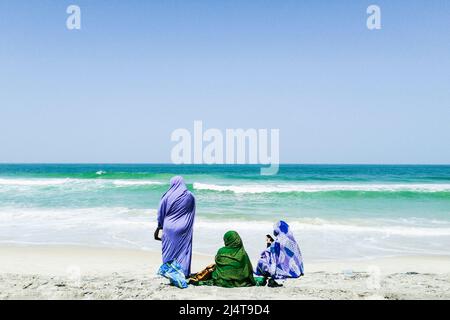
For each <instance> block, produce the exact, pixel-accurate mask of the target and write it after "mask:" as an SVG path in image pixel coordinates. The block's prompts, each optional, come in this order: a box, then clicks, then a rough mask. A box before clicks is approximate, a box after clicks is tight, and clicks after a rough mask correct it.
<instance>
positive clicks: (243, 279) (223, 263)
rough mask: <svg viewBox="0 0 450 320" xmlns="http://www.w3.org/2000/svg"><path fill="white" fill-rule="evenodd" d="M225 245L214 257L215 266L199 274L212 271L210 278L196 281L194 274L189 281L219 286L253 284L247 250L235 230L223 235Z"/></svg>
mask: <svg viewBox="0 0 450 320" xmlns="http://www.w3.org/2000/svg"><path fill="white" fill-rule="evenodd" d="M223 241H224V242H225V247H223V248H221V249H219V251H218V252H217V254H216V258H215V262H216V264H215V266H208V267H207V269H206V270H205V271H203V272H200V273H199V274H197V275H199V276H201V277H203V278H204V276H205V275H204V273H205V272H207V270H208V268H210V269H209V270H212V268H213V269H214V271H212V273H211V276H210V280H207V281H196V280H195V278H196V277H195V276H194V278H192V279H191V283H193V284H198V285H215V286H219V287H226V288H234V287H250V286H254V285H255V284H256V283H255V279H254V278H253V268H252V264H251V262H250V259H249V257H248V255H247V252H246V251H245V249H244V245H243V243H242V240H241V237H240V236H239V234H238V233H237V232H236V231H228V232H227V233H225V235H224V236H223ZM192 280H193V281H192Z"/></svg>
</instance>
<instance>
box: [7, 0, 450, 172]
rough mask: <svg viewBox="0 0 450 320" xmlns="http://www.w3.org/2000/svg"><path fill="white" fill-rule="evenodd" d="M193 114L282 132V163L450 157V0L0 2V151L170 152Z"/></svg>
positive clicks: (68, 156)
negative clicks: (73, 16)
mask: <svg viewBox="0 0 450 320" xmlns="http://www.w3.org/2000/svg"><path fill="white" fill-rule="evenodd" d="M70 4H77V5H79V6H80V7H81V10H82V30H80V31H69V30H67V29H66V26H65V22H66V18H67V16H68V15H67V14H66V8H67V6H68V5H70ZM370 4H378V5H379V6H380V7H381V10H382V29H381V30H379V31H369V30H368V29H367V28H366V17H367V14H366V8H367V6H368V5H370ZM194 120H203V122H204V125H205V126H206V127H208V128H210V127H215V128H220V129H225V128H279V129H280V139H281V150H280V156H281V161H282V162H291V163H292V162H294V163H450V1H446V0H431V1H430V0H428V1H426V0H422V1H414V0H411V1H375V0H372V1H364V0H362V1H344V0H341V1H337V0H336V1H317V0H314V1H313V0H310V1H300V0H295V1H285V0H280V1H272V0H270V1H268V0H266V1H230V0H227V1H211V0H204V1H197V0H196V1H188V0H183V1H181V0H180V1H112V0H108V1H100V0H95V1H80V0H72V1H56V0H53V1H45V0H42V1H33V0H28V1H22V0H2V1H1V2H0V162H169V161H170V150H171V148H172V146H173V143H171V141H170V134H171V132H172V131H173V130H174V129H176V128H192V125H193V121H194Z"/></svg>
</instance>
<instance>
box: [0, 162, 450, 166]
mask: <svg viewBox="0 0 450 320" xmlns="http://www.w3.org/2000/svg"><path fill="white" fill-rule="evenodd" d="M58 164H59V165H173V166H196V165H203V166H268V165H270V163H268V164H260V163H222V164H218V163H213V164H207V163H186V164H185V163H183V164H174V163H170V162H0V165H58ZM279 165H360V166H364V165H366V166H382V165H385V166H450V163H389V162H388V163H357V162H346V163H344V162H335V163H332V162H313V163H308V162H304V163H300V162H284V163H281V162H280V163H279Z"/></svg>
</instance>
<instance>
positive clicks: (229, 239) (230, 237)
mask: <svg viewBox="0 0 450 320" xmlns="http://www.w3.org/2000/svg"><path fill="white" fill-rule="evenodd" d="M223 242H224V243H225V247H230V248H240V247H242V240H241V237H240V236H239V234H238V233H237V232H236V231H228V232H227V233H225V234H224V236H223Z"/></svg>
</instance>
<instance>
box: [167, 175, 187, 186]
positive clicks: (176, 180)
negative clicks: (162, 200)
mask: <svg viewBox="0 0 450 320" xmlns="http://www.w3.org/2000/svg"><path fill="white" fill-rule="evenodd" d="M184 185H185V183H184V179H183V177H182V176H175V177H172V178H171V179H170V187H171V188H172V187H178V186H184Z"/></svg>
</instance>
